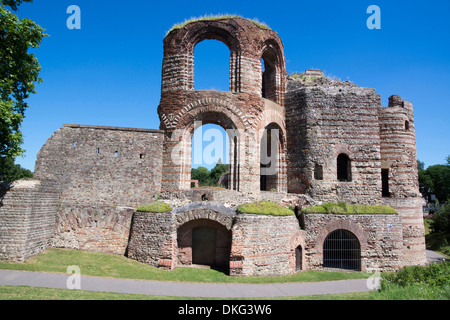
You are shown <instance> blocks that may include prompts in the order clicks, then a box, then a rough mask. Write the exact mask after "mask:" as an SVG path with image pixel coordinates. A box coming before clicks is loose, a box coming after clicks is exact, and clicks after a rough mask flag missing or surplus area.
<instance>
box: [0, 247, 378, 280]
mask: <svg viewBox="0 0 450 320" xmlns="http://www.w3.org/2000/svg"><path fill="white" fill-rule="evenodd" d="M71 265H76V266H78V267H79V268H80V270H81V274H82V275H89V276H100V277H111V278H124V279H140V280H158V281H181V282H209V283H281V282H307V281H332V280H344V279H360V278H368V277H369V276H370V274H367V273H363V272H346V271H342V272H327V271H304V272H299V273H297V274H294V275H290V276H284V277H230V276H227V275H225V274H224V273H222V272H219V271H216V270H212V269H194V268H176V269H175V270H173V271H165V270H161V269H158V268H155V267H151V266H149V265H146V264H143V263H140V262H137V261H134V260H131V259H127V258H125V257H122V256H117V255H109V254H103V253H93V252H87V251H81V250H68V249H51V250H49V251H47V252H45V253H42V254H40V255H38V256H36V257H34V258H31V259H30V260H28V261H26V262H25V263H12V262H0V269H12V270H27V271H43V272H57V273H66V271H67V267H68V266H71Z"/></svg>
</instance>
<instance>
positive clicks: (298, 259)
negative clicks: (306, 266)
mask: <svg viewBox="0 0 450 320" xmlns="http://www.w3.org/2000/svg"><path fill="white" fill-rule="evenodd" d="M302 269H303V267H302V247H301V246H298V247H297V248H295V271H300V270H302Z"/></svg>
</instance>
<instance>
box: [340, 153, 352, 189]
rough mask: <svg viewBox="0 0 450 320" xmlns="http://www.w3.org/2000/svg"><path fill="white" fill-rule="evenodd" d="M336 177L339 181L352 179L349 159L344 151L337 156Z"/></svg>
mask: <svg viewBox="0 0 450 320" xmlns="http://www.w3.org/2000/svg"><path fill="white" fill-rule="evenodd" d="M337 179H338V181H341V182H348V181H352V166H351V161H350V158H349V157H348V155H346V154H345V153H341V154H340V155H339V156H338V157H337Z"/></svg>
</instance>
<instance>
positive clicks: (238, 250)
mask: <svg viewBox="0 0 450 320" xmlns="http://www.w3.org/2000/svg"><path fill="white" fill-rule="evenodd" d="M301 239H302V233H301V231H300V227H299V224H298V220H297V219H296V218H295V217H294V216H288V217H274V216H261V215H247V214H245V215H244V214H242V215H237V216H236V221H235V224H234V226H233V230H232V248H231V262H230V274H231V275H234V276H273V275H277V276H281V275H288V274H293V273H294V272H295V248H296V247H298V246H299V245H300V244H301Z"/></svg>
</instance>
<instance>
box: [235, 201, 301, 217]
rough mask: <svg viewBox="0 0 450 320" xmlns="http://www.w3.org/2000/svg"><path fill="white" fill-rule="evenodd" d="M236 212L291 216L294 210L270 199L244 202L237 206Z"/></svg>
mask: <svg viewBox="0 0 450 320" xmlns="http://www.w3.org/2000/svg"><path fill="white" fill-rule="evenodd" d="M237 212H239V213H243V214H260V215H271V216H293V215H295V213H294V211H292V210H291V209H289V208H285V207H283V206H281V205H279V204H277V203H274V202H271V201H261V202H256V203H246V204H243V205H240V206H239V207H238V208H237Z"/></svg>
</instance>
